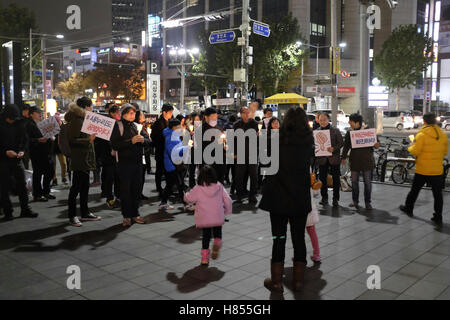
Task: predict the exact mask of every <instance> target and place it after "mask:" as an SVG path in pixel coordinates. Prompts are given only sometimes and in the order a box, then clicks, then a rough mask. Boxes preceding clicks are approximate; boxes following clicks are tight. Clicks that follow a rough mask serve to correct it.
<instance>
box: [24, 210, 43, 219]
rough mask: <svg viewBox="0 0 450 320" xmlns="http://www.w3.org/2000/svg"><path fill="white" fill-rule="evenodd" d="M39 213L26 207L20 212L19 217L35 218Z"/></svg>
mask: <svg viewBox="0 0 450 320" xmlns="http://www.w3.org/2000/svg"><path fill="white" fill-rule="evenodd" d="M38 215H39V214H37V213H36V212H33V211H31V210H30V209H28V210H27V211H24V212H22V213H21V214H20V217H21V218H37V217H38Z"/></svg>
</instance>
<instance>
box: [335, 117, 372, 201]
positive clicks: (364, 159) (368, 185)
mask: <svg viewBox="0 0 450 320" xmlns="http://www.w3.org/2000/svg"><path fill="white" fill-rule="evenodd" d="M348 123H349V124H350V127H351V129H352V130H362V129H367V128H363V118H362V116H361V115H359V114H357V113H354V114H352V115H350V118H349V122H348ZM379 147H380V143H379V142H377V143H375V145H374V146H373V147H368V148H353V147H352V141H351V137H350V131H347V134H346V135H345V139H344V150H343V151H342V163H343V164H345V162H346V159H347V157H349V156H348V152H349V151H350V157H349V161H350V171H351V172H352V199H353V203H351V204H350V207H352V208H355V209H356V210H359V177H360V175H361V173H362V176H363V180H364V201H365V205H366V209H367V210H372V204H371V203H372V172H373V169H374V168H375V160H374V158H373V149H374V148H375V149H378V148H379Z"/></svg>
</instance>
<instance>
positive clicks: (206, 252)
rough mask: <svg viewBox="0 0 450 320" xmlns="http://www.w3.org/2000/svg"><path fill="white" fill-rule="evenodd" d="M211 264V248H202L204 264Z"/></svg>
mask: <svg viewBox="0 0 450 320" xmlns="http://www.w3.org/2000/svg"><path fill="white" fill-rule="evenodd" d="M208 264H209V249H202V266H207V265H208Z"/></svg>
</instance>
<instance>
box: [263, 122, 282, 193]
mask: <svg viewBox="0 0 450 320" xmlns="http://www.w3.org/2000/svg"><path fill="white" fill-rule="evenodd" d="M280 126H281V125H280V120H279V119H278V118H277V117H272V118H271V119H270V120H269V122H268V123H267V150H266V154H267V156H268V157H269V158H271V155H272V143H271V141H272V133H273V132H279V130H280ZM269 167H270V163H268V164H264V165H263V164H260V168H261V176H262V180H261V183H260V186H261V187H262V186H263V184H264V182H265V179H266V168H269Z"/></svg>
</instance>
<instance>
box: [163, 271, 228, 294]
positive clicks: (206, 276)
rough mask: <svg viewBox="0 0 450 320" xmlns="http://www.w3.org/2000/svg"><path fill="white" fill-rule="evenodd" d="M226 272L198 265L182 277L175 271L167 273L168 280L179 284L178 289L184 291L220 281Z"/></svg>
mask: <svg viewBox="0 0 450 320" xmlns="http://www.w3.org/2000/svg"><path fill="white" fill-rule="evenodd" d="M224 275H225V272H223V271H221V270H219V269H217V268H216V267H212V268H209V267H206V266H201V265H200V266H197V267H195V268H193V269H191V270H188V271H186V272H185V273H184V274H183V276H182V277H181V278H179V277H178V276H177V275H176V274H175V272H169V273H168V274H167V276H166V277H167V280H169V281H170V282H172V283H174V284H176V285H177V290H178V291H179V292H182V293H189V292H193V291H197V290H199V289H201V288H203V287H206V286H207V285H208V283H210V282H214V281H219V280H220V279H222V278H223V276H224Z"/></svg>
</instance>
